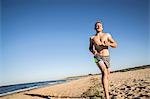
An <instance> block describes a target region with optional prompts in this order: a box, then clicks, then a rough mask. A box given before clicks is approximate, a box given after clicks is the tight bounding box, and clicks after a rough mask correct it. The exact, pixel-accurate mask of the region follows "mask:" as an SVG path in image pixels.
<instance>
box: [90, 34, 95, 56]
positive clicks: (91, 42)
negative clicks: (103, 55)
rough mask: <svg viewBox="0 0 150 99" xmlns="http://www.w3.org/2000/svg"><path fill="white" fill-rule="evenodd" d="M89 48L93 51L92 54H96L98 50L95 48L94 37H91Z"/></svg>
mask: <svg viewBox="0 0 150 99" xmlns="http://www.w3.org/2000/svg"><path fill="white" fill-rule="evenodd" d="M89 50H90V52H92V54H94V55H95V54H96V51H95V50H93V37H90V45H89Z"/></svg>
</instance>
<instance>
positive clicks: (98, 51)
mask: <svg viewBox="0 0 150 99" xmlns="http://www.w3.org/2000/svg"><path fill="white" fill-rule="evenodd" d="M95 30H96V34H95V35H94V36H91V37H90V46H89V50H90V51H91V52H92V53H93V55H94V60H95V62H96V64H97V65H98V67H99V69H100V70H101V72H102V85H103V89H104V94H105V97H106V99H109V74H110V70H109V67H110V57H109V50H108V47H109V46H111V47H112V48H116V46H117V43H116V42H115V41H114V40H113V38H112V37H111V35H110V34H109V33H103V32H102V30H103V28H102V23H101V22H100V21H97V22H96V23H95Z"/></svg>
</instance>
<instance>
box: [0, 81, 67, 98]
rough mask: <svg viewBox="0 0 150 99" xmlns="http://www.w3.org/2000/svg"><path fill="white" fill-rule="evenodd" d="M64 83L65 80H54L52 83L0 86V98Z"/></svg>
mask: <svg viewBox="0 0 150 99" xmlns="http://www.w3.org/2000/svg"><path fill="white" fill-rule="evenodd" d="M65 81H66V80H54V81H42V82H33V83H23V84H14V85H6V86H0V96H3V95H7V94H11V93H15V92H20V91H25V90H30V89H34V88H39V87H43V86H46V85H52V84H58V83H63V82H65Z"/></svg>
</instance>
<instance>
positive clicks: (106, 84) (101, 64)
mask: <svg viewBox="0 0 150 99" xmlns="http://www.w3.org/2000/svg"><path fill="white" fill-rule="evenodd" d="M97 65H98V67H99V68H100V70H101V72H102V85H103V88H104V94H105V97H106V99H109V81H108V79H109V70H108V68H107V67H106V65H105V64H104V62H103V61H99V62H98V63H97Z"/></svg>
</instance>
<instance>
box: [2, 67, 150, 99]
mask: <svg viewBox="0 0 150 99" xmlns="http://www.w3.org/2000/svg"><path fill="white" fill-rule="evenodd" d="M109 94H110V99H125V98H126V99H150V68H145V69H139V70H132V71H126V72H114V73H111V74H110V93H109ZM0 99H104V95H103V88H102V84H101V75H89V76H86V77H81V78H79V79H77V80H72V81H69V82H65V83H62V84H56V85H49V86H45V87H42V88H37V89H32V90H28V91H24V92H19V93H14V94H10V95H6V96H3V97H0Z"/></svg>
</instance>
